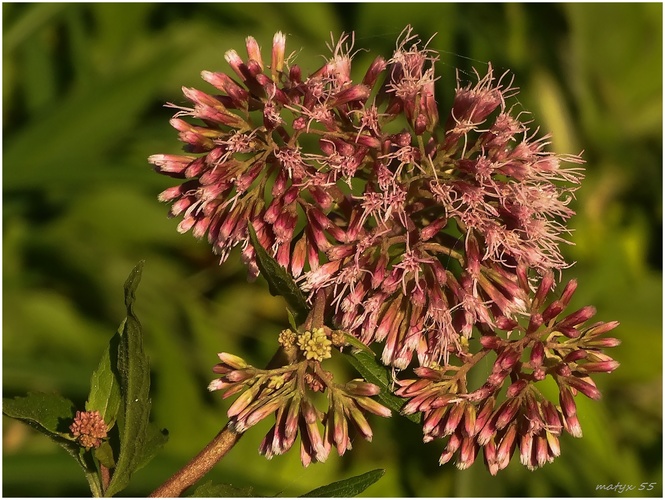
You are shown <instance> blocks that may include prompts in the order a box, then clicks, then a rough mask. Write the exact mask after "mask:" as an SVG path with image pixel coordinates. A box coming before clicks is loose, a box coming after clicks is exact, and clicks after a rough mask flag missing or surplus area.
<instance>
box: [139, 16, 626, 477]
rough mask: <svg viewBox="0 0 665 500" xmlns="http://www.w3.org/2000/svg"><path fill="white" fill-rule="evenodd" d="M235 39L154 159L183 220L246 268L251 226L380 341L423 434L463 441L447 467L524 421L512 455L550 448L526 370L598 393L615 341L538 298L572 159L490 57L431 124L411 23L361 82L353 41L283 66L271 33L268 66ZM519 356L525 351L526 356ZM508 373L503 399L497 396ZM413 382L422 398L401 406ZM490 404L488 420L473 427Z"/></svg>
mask: <svg viewBox="0 0 665 500" xmlns="http://www.w3.org/2000/svg"><path fill="white" fill-rule="evenodd" d="M246 42H247V43H246V48H247V59H246V60H243V59H242V58H241V57H240V56H239V55H238V54H237V53H236V52H235V51H233V50H230V51H228V52H227V53H226V56H225V57H226V60H227V62H228V63H229V65H230V67H231V69H232V70H233V73H234V74H235V77H234V78H232V77H231V76H228V75H226V74H224V73H217V72H209V71H204V72H203V73H202V77H203V79H204V80H205V81H207V82H208V83H210V84H211V85H212V86H213V87H215V88H216V89H217V90H218V91H219V92H220V94H218V95H212V94H208V93H205V92H202V91H199V90H196V89H191V88H183V92H184V95H185V97H186V98H187V99H188V100H189V101H190V102H191V105H190V106H174V107H176V108H178V109H179V111H178V112H177V113H176V115H175V116H174V118H173V119H172V120H171V124H172V126H173V127H174V128H175V129H177V130H178V131H179V134H180V139H181V141H182V142H184V143H185V150H186V151H187V153H188V154H187V155H166V154H160V155H153V156H151V157H150V161H151V163H153V164H154V165H155V167H156V170H157V171H158V172H160V173H163V174H166V175H169V176H172V177H175V178H178V179H182V180H183V181H184V182H183V183H182V184H180V185H177V186H175V187H172V188H169V189H167V190H166V191H164V192H163V193H162V194H161V195H160V200H162V201H165V202H170V203H171V204H172V205H171V215H173V216H181V217H182V222H180V224H179V226H178V230H179V231H181V232H185V231H188V230H190V229H191V230H192V232H193V234H194V235H195V236H196V237H199V238H200V237H203V236H205V235H207V238H208V241H209V242H210V243H211V244H212V246H213V249H214V251H215V252H216V253H217V254H219V255H220V257H221V261H224V260H225V259H226V258H227V257H228V255H229V252H230V251H231V249H233V248H234V247H236V246H240V247H241V249H242V258H243V261H244V262H245V263H246V264H247V266H248V268H249V271H250V275H252V276H256V275H257V274H258V267H257V264H256V256H255V251H254V248H253V246H252V245H251V244H250V242H249V235H248V229H247V224H248V223H251V224H252V226H253V228H254V230H255V231H256V233H257V236H258V239H259V241H260V243H261V245H262V246H263V247H264V248H265V249H266V250H267V251H268V252H269V253H270V254H271V255H273V256H274V257H275V259H276V260H277V262H278V263H279V264H280V265H281V266H282V267H284V268H285V269H286V270H288V271H289V272H290V274H291V275H292V276H293V277H294V279H296V281H297V283H298V284H299V286H300V287H301V289H302V290H303V291H304V292H306V293H308V294H309V295H308V296H309V299H310V300H311V299H312V298H313V297H315V296H317V294H320V293H323V294H325V296H326V297H327V305H328V308H329V311H328V312H329V314H330V315H331V316H332V321H333V323H334V324H333V325H332V326H334V327H336V328H340V329H343V330H344V331H347V332H349V333H350V334H351V335H353V336H355V337H356V338H357V339H359V340H360V341H361V342H362V343H364V344H366V345H368V346H370V345H375V344H379V345H381V346H382V347H381V348H382V353H381V360H382V361H383V363H384V364H386V365H389V366H392V367H394V368H395V369H397V370H403V369H406V368H407V367H409V366H412V364H414V363H417V365H418V366H419V368H416V370H415V373H416V375H417V377H418V378H417V379H415V380H406V381H401V382H399V384H400V385H401V388H400V389H399V390H398V394H399V395H401V396H403V397H406V398H409V399H410V402H409V403H408V404H407V406H406V408H405V411H407V412H409V411H421V412H423V413H424V416H425V423H426V427H425V439H426V440H429V439H432V438H434V437H448V436H449V437H448V439H449V441H448V446H447V448H446V449H447V451H446V452H445V453H444V457H445V456H447V455H446V453H447V454H448V455H450V456H452V454H453V453H455V452H456V451H457V450H461V453H462V458H461V460H460V461H459V462H458V464H461V465H462V466H466V465H468V464H470V462H472V461H473V460H472V457H475V453H476V452H477V451H478V448H479V447H483V449H484V450H485V454H486V462H488V467H489V468H490V470H491V471H494V472H495V471H496V470H498V469H500V468H502V467H503V466H505V464H506V463H507V462H506V458H505V456H504V455H505V449H510V448H511V447H513V448H514V443H516V442H517V441H516V439H517V437H515V436H523V435H529V436H531V438H530V439H531V441H529V442H528V443H525V444H524V445H522V444H520V449H521V453H522V454H523V455H524V457H526V455H527V454H528V453H531V451H528V450H533V449H538V450H539V451H534V452H533V453H532V455H529V457H530V458H528V459H527V458H523V462H524V463H525V464H526V465H528V466H535V465H534V464H536V465H542V464H543V463H544V462H546V461H547V460H549V459H550V458H552V457H553V456H556V455H558V445H557V444H552V443H554V442H555V439H554V438H549V437H547V436H549V435H550V434H551V435H552V436H556V435H557V432H559V431H560V429H561V428H562V426H564V427H565V428H567V429H569V430H570V429H576V428H577V427H578V426H576V424H575V422H576V417H575V412H574V404H573V407H572V410H571V407H570V404H569V403H568V402H567V401H568V400H566V404H564V402H563V401H562V403H561V407H560V408H559V409H556V411H555V410H554V407H553V406H552V405H551V404H549V405H545V404H544V403H540V401H541V399H540V398H541V396H539V393H538V391H537V390H536V389H535V387H534V384H535V383H536V382H538V381H540V380H542V379H543V378H544V377H545V376H552V377H554V378H555V379H556V381H557V383H558V384H559V386H560V387H561V390H562V394H564V393H566V394H568V393H571V394H572V393H575V392H576V391H581V392H583V393H584V394H587V395H590V394H593V396H592V397H594V396H595V394H596V393H595V392H593V391H591V390H590V389H588V387H590V386H593V383H592V382H590V379H589V378H588V374H587V372H586V371H611V370H613V369H614V368H616V363H615V362H613V361H612V360H611V358H608V357H606V355H604V354H602V353H600V347H610V346H611V345H609V344H613V342H609V343H608V345H596V344H593V346H592V347H591V348H590V349H589V350H587V349H586V347H585V345H586V344H585V343H584V342H587V341H588V342H592V343H593V342H601V344H602V341H599V340H589V335H590V334H589V333H588V332H589V331H598V330H600V331H602V332H603V333H604V331H606V330H609V329H611V328H613V327H614V326H616V324H615V323H609V324H607V325H605V326H600V327H591V329H590V330H589V329H585V328H586V327H581V326H580V325H582V324H583V323H584V321H586V320H588V319H589V318H588V317H586V316H585V314H582V313H580V314H581V320H580V321H578V319H580V318H577V317H576V316H575V315H574V314H573V315H572V316H568V317H566V318H564V319H563V320H560V321H558V320H557V317H558V315H559V314H560V313H561V312H562V310H563V309H561V310H559V309H558V308H559V307H560V306H561V307H562V306H565V305H566V304H567V302H568V300H569V298H570V297H569V295H570V293H571V292H569V291H567V292H564V294H565V297H562V298H561V299H560V300H558V301H554V302H552V304H551V305H550V306H549V309H546V310H544V311H542V312H541V311H540V308H541V306H542V305H543V304H544V302H545V300H546V297H547V296H548V294H549V293H550V292H551V290H552V289H553V288H554V285H555V282H554V278H553V275H554V274H553V273H555V272H557V271H560V270H561V269H563V268H565V267H567V264H566V262H565V260H564V259H563V257H562V255H561V253H560V245H561V244H562V243H568V241H567V239H566V238H567V236H568V234H569V231H568V230H567V228H566V225H565V224H566V221H567V220H568V219H569V218H570V217H571V216H572V215H573V211H572V209H571V208H570V207H569V204H570V201H571V200H572V199H573V195H574V192H575V190H576V189H577V188H578V187H579V183H580V180H581V178H582V174H581V169H580V168H579V167H577V166H576V165H578V164H580V163H582V160H581V158H580V157H579V156H576V155H558V154H554V153H553V152H550V151H549V150H548V149H547V146H548V145H549V142H548V140H547V137H540V138H539V137H538V134H537V130H536V131H534V130H531V129H530V127H529V122H528V121H525V117H526V116H528V115H527V113H526V112H524V111H517V112H516V111H515V108H516V107H517V101H516V100H515V104H513V105H510V102H511V98H513V97H514V96H515V95H516V94H517V89H516V88H515V87H513V85H512V80H511V79H510V78H509V76H508V75H507V74H503V75H501V76H500V77H498V78H497V77H496V76H495V74H494V72H493V69H492V67H491V66H488V70H487V73H486V75H485V76H483V77H480V76H478V77H477V80H478V81H477V82H476V83H475V84H467V85H463V84H462V83H461V81H460V79H459V77H458V82H459V83H458V87H457V89H456V92H455V98H454V101H453V102H452V105H451V107H450V111H449V112H448V113H447V115H446V117H445V120H444V121H443V122H442V123H440V121H439V108H438V105H437V102H436V100H435V97H434V89H435V82H436V80H437V78H436V76H435V65H436V62H437V60H438V54H437V53H436V52H435V51H434V50H432V49H430V48H428V46H427V44H424V45H423V44H422V43H421V42H420V40H419V39H418V37H417V36H416V35H414V34H413V33H412V31H411V29H410V28H407V29H406V30H405V31H404V32H403V34H402V35H401V36H400V38H399V39H398V41H397V45H396V49H395V51H394V53H393V55H392V57H391V58H390V59H388V60H386V59H384V58H382V57H380V56H379V57H376V58H375V59H374V61H373V62H372V63H371V64H370V65H369V67H368V68H367V69H366V71H365V73H364V76H363V78H362V80H361V81H359V82H358V81H355V82H354V81H353V79H352V76H351V68H352V58H353V39H352V38H349V37H348V36H342V37H341V39H340V40H339V42H338V43H336V44H335V45H334V47H333V48H332V56H331V57H329V58H328V60H327V61H326V62H325V64H323V66H321V67H320V68H319V69H317V70H316V71H314V72H312V73H310V74H309V75H304V74H303V71H302V70H301V68H300V67H299V66H298V65H296V64H292V63H291V59H292V57H291V56H287V55H286V49H285V37H284V35H282V34H281V33H277V34H276V35H275V37H274V39H273V45H272V53H271V59H270V64H269V65H267V64H265V63H264V61H263V58H262V56H261V51H260V49H259V46H258V44H257V42H256V41H255V40H254V39H253V38H251V37H248V38H247V41H246ZM172 106H173V105H172ZM187 117H189V118H194V119H196V120H198V123H197V124H195V123H193V121H192V120H186V119H185V118H187ZM566 163H567V164H569V166H565V164H566ZM569 288H570V287H569ZM566 290H568V288H567V289H566ZM584 311H585V312H586V313H588V312H589V310H584ZM555 313H556V314H555ZM587 315H588V314H587ZM594 328H596V330H594ZM474 332H478V333H480V335H481V337H480V338H481V343H480V346H478V347H476V348H475V349H476V351H477V353H476V354H474V353H473V352H472V351H473V349H472V347H470V345H471V344H470V341H469V339H470V338H471V337H472V334H473V333H474ZM561 336H563V338H565V339H564V340H562V339H560V338H559V337H561ZM585 339H586V340H585ZM594 339H595V337H594ZM562 346H563V347H562ZM528 350H530V352H531V357H532V358H533V359H531V361H529V362H528V363H525V362H522V361H521V358H522V354H523V353H524V352H526V351H528ZM491 352H494V353H495V354H496V356H497V360H496V362H495V370H494V371H493V372H492V373H491V374H490V375H489V378H488V383H487V384H486V385H485V386H483V388H480V389H477V390H471V389H470V388H467V387H466V378H465V377H466V372H467V371H468V370H469V369H470V367H471V366H474V365H475V362H476V361H477V357H478V356H479V355H482V356H484V355H486V354H488V353H491ZM580 353H584V354H580ZM583 366H586V368H583ZM589 366H591V367H592V369H591V370H589ZM566 367H567V368H566ZM580 367H582V368H580ZM593 367H595V369H594V368H593ZM525 368H528V369H529V370H531V371H528V373H525V372H523V370H524V369H525ZM567 370H568V371H570V373H568V371H567ZM580 370H581V371H580ZM584 370H586V371H584ZM451 374H452V375H451ZM505 380H510V381H511V385H510V389H509V393H510V394H512V396H509V397H508V398H507V399H506V401H512V402H511V403H510V404H508V403H504V404H503V405H501V406H500V407H499V408H497V409H496V410H494V401H495V399H496V396H497V394H498V391H499V389H500V388H501V387H502V385H503V382H504V381H505ZM414 387H415V388H414ZM593 387H594V388H595V386H593ZM416 388H417V389H416ZM422 391H425V393H426V394H429V396H428V398H431V397H435V399H434V400H429V399H427V398H426V401H427V402H426V403H425V402H423V401H420V402H419V403H418V404H415V403H414V401H416V400H418V398H419V397H422ZM432 391H434V392H432ZM430 393H431V394H430ZM435 393H436V396H434V394H435ZM446 394H447V395H448V396H446ZM448 397H450V399H449V400H448ZM437 398H438V399H437ZM571 400H572V398H571ZM444 401H445V402H444ZM515 401H517V402H515ZM505 406H510V408H511V410H510V412H508V413H506V411H504V410H503V409H504V407H505ZM474 412H478V417H479V416H480V415H484V417H486V418H488V419H489V420H487V422H482V421H480V422H479V421H478V419H477V418H476V416H475V413H474ZM483 412H484V413H483ZM536 413H537V414H538V415H539V419H536ZM554 413H556V415H557V418H558V419H559V420H558V422H559V424H558V426H557V424H556V422H555V420H556V419H555V418H554V416H553V415H554ZM499 414H501V415H503V417H501V419H500V422H501V424H502V425H501V426H499V427H496V428H495V432H494V433H493V434H492V433H490V435H488V433H489V429H490V427H487V425H490V424H488V422H490V421H494V420H497V419H499V417H498V415H499ZM446 415H447V418H446ZM507 416H509V417H510V418H507ZM493 419H494V420H493ZM474 420H475V422H474ZM504 420H506V422H505V425H503V424H504ZM480 423H483V425H484V426H483V427H482V428H479V427H478V426H479V425H480ZM485 424H487V425H485ZM491 425H496V422H495V424H491ZM460 426H461V427H460ZM539 426H540V427H539ZM485 427H487V429H488V430H487V431H485V433H483V432H482V431H483V429H485ZM535 427H538V429H537V431H536V430H534V428H535ZM546 428H547V429H555V430H556V429H559V431H556V432H550V431H546V430H544V429H546ZM462 429H464V430H462ZM525 429H530V430H529V431H528V432H527V431H526V430H525ZM547 432H549V434H547ZM543 433H545V434H543ZM573 434H576V432H575V431H573ZM511 435H513V437H512V438H511V437H510V436H511ZM481 436H482V439H481ZM506 436H508V437H506ZM543 439H545V440H546V441H547V442H548V443H550V442H551V443H550V445H551V447H550V448H549V449H548V450H549V451H543V450H544V444H543V443H544V441H543ZM504 441H505V442H506V443H507V444H505V445H503V448H501V446H502V445H501V443H503V442H504ZM491 443H494V446H495V448H492V444H491ZM508 443H509V444H508ZM492 449H494V450H495V451H494V453H495V455H494V458H492V453H493V452H492ZM499 449H501V450H503V451H502V453H504V454H499V455H496V453H497V452H498V451H497V450H499ZM488 456H489V458H487V457H488ZM536 456H537V457H536ZM497 457H499V458H497ZM533 457H536V458H533ZM543 457H544V458H543ZM449 458H450V457H448V459H449ZM442 461H444V462H445V461H447V460H444V459H443V457H442ZM489 464H492V465H489Z"/></svg>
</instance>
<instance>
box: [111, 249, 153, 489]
mask: <svg viewBox="0 0 665 500" xmlns="http://www.w3.org/2000/svg"><path fill="white" fill-rule="evenodd" d="M143 264H144V262H143V261H141V262H139V263H138V265H137V266H136V267H135V268H134V269H133V270H132V272H131V273H130V275H129V277H128V278H127V281H126V282H125V306H126V308H127V318H126V319H125V323H124V327H123V328H122V333H121V336H120V343H119V346H118V367H117V369H118V373H119V375H120V392H121V395H122V404H121V407H120V412H119V413H118V430H119V434H120V450H119V453H118V460H117V464H116V467H115V470H114V472H113V477H112V478H111V482H110V484H109V486H108V489H107V490H106V492H105V493H104V494H105V495H106V496H113V495H115V494H116V493H118V492H119V491H121V490H122V489H124V488H125V487H126V486H127V484H128V483H129V480H130V478H131V476H132V474H133V473H134V472H136V470H137V469H138V468H139V467H140V466H141V465H143V463H144V459H145V458H146V456H147V455H149V454H148V453H146V448H147V444H148V423H149V422H148V419H149V416H150V406H151V401H150V394H149V393H150V365H149V362H148V358H147V356H146V355H145V353H144V352H143V334H142V332H141V324H140V323H139V320H138V318H137V317H136V315H135V314H134V300H135V298H136V297H135V294H136V289H137V287H138V285H139V282H140V281H141V272H142V270H143Z"/></svg>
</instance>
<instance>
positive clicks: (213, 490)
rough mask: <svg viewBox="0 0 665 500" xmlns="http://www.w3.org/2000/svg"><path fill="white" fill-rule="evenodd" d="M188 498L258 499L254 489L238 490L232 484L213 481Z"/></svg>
mask: <svg viewBox="0 0 665 500" xmlns="http://www.w3.org/2000/svg"><path fill="white" fill-rule="evenodd" d="M187 496H188V497H204V498H240V497H256V496H257V495H256V494H255V493H254V488H252V487H251V486H250V487H247V488H238V487H236V486H231V485H230V484H213V482H212V481H206V482H205V483H203V484H202V485H201V486H199V487H198V488H196V489H195V490H194V492H193V493H192V494H191V495H187Z"/></svg>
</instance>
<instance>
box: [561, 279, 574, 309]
mask: <svg viewBox="0 0 665 500" xmlns="http://www.w3.org/2000/svg"><path fill="white" fill-rule="evenodd" d="M576 289H577V280H574V279H573V280H570V281H569V282H568V283H567V284H566V288H564V289H563V292H562V293H561V302H562V303H563V305H564V307H565V306H567V305H568V304H569V303H570V299H571V298H572V297H573V294H574V293H575V290H576Z"/></svg>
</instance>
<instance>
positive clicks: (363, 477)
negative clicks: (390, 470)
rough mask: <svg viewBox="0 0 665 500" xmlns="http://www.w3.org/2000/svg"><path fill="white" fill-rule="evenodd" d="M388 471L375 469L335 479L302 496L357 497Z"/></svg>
mask: <svg viewBox="0 0 665 500" xmlns="http://www.w3.org/2000/svg"><path fill="white" fill-rule="evenodd" d="M385 473H386V471H385V469H375V470H371V471H369V472H365V473H364V474H360V475H359V476H354V477H350V478H348V479H343V480H341V481H335V482H334V483H330V484H329V485H327V486H321V487H320V488H316V489H315V490H312V491H310V492H309V493H305V494H304V495H301V496H302V497H328V498H331V497H334V498H339V497H355V496H356V495H359V494H360V493H362V492H363V491H365V490H366V489H367V488H369V487H370V486H372V485H373V484H374V483H376V482H377V481H378V480H379V479H381V478H382V477H383V475H384V474H385Z"/></svg>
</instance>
